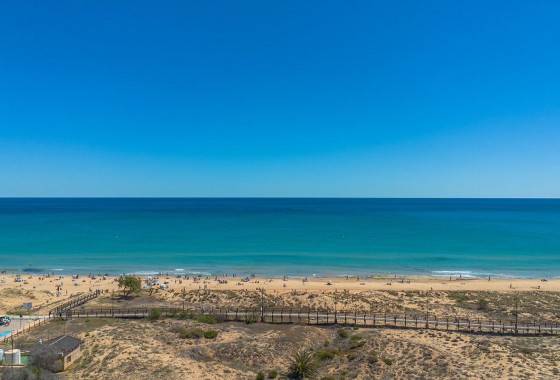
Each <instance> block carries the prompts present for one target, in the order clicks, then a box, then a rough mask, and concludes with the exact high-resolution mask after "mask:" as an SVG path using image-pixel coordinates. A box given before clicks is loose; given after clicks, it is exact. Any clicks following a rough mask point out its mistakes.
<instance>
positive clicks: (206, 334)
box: [204, 330, 218, 339]
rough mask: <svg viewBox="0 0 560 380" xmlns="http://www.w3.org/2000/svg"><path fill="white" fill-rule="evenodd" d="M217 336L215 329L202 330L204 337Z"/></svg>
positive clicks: (213, 337) (211, 337)
mask: <svg viewBox="0 0 560 380" xmlns="http://www.w3.org/2000/svg"><path fill="white" fill-rule="evenodd" d="M217 336H218V332H217V331H216V330H206V331H205V332H204V337H205V338H206V339H215V338H216V337H217Z"/></svg>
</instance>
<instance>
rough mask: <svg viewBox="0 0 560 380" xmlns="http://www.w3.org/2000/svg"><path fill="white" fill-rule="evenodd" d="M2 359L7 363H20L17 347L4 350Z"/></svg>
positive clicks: (19, 353)
mask: <svg viewBox="0 0 560 380" xmlns="http://www.w3.org/2000/svg"><path fill="white" fill-rule="evenodd" d="M4 361H5V362H6V364H9V365H12V364H13V365H20V364H21V351H20V350H19V349H15V350H8V351H4Z"/></svg>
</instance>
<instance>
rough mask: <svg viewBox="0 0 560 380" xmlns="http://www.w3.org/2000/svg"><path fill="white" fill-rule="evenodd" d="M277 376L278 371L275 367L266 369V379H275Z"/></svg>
mask: <svg viewBox="0 0 560 380" xmlns="http://www.w3.org/2000/svg"><path fill="white" fill-rule="evenodd" d="M277 377H278V371H276V370H275V369H273V370H270V371H268V375H267V376H266V378H267V379H276V378H277Z"/></svg>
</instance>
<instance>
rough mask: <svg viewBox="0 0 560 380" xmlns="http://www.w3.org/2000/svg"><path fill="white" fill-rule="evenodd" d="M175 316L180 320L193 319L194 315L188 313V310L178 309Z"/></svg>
mask: <svg viewBox="0 0 560 380" xmlns="http://www.w3.org/2000/svg"><path fill="white" fill-rule="evenodd" d="M175 318H176V319H181V320H185V319H193V318H194V315H193V314H192V313H189V312H188V311H180V312H178V313H177V314H176V315H175Z"/></svg>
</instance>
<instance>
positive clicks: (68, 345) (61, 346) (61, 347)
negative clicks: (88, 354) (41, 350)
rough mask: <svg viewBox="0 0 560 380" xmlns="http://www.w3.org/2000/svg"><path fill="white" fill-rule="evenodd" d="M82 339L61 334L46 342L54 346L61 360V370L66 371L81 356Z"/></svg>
mask: <svg viewBox="0 0 560 380" xmlns="http://www.w3.org/2000/svg"><path fill="white" fill-rule="evenodd" d="M82 343H83V342H82V341H81V340H80V339H78V338H74V337H72V336H69V335H62V336H59V337H57V338H54V339H51V340H49V341H48V342H47V343H46V344H47V345H49V346H53V347H54V348H56V350H57V352H58V355H59V356H60V359H61V361H62V371H66V370H67V369H68V368H69V367H70V366H71V365H72V364H73V363H74V362H75V361H76V360H78V358H79V357H80V356H82Z"/></svg>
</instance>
